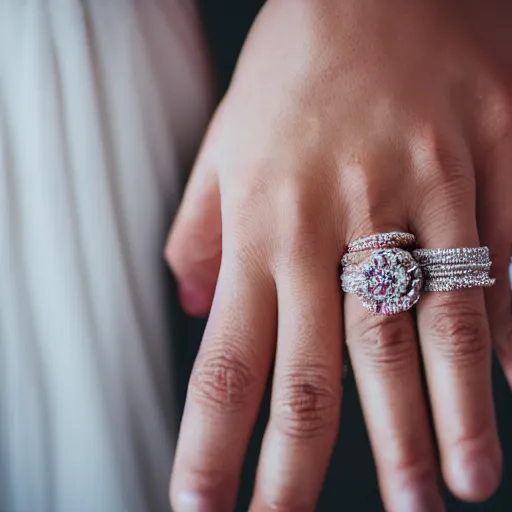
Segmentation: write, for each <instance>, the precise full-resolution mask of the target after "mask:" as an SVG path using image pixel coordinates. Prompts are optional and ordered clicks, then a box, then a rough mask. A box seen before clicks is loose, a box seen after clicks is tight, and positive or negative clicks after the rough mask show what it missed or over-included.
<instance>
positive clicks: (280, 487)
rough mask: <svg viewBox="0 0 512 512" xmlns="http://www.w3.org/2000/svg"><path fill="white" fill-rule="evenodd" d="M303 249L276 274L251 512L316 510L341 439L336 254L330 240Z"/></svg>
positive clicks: (303, 244)
mask: <svg viewBox="0 0 512 512" xmlns="http://www.w3.org/2000/svg"><path fill="white" fill-rule="evenodd" d="M328 240H329V239H328ZM300 245H301V249H300V250H297V251H296V252H295V251H292V255H291V257H290V258H289V259H287V260H286V261H285V263H284V264H282V265H280V266H279V269H278V271H277V272H276V274H277V275H276V285H277V292H278V300H279V326H278V348H277V355H276V364H275V372H274V380H273V390H272V405H271V416H270V421H269V424H268V428H267V431H266V434H265V438H264V442H263V447H262V451H261V456H260V462H259V466H258V474H257V482H256V487H255V493H254V499H253V503H252V506H251V510H252V511H258V512H260V511H270V510H293V511H294V512H295V511H296V512H302V511H308V512H309V511H313V510H315V509H316V502H317V500H318V497H319V494H320V491H321V488H322V484H323V480H324V477H325V473H326V470H327V466H328V463H329V459H330V456H331V452H332V448H333V444H334V441H335V439H336V435H337V431H338V423H339V414H340V402H341V363H342V361H341V347H342V338H341V336H342V333H341V300H340V292H339V279H338V276H337V262H338V247H337V243H336V240H335V239H334V237H331V240H330V241H329V242H328V243H327V244H323V243H322V242H318V243H316V242H312V243H311V244H309V243H304V239H303V241H302V243H301V244H300ZM297 249H298V248H297Z"/></svg>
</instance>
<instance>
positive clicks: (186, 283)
mask: <svg viewBox="0 0 512 512" xmlns="http://www.w3.org/2000/svg"><path fill="white" fill-rule="evenodd" d="M221 255H222V228H221V212H220V192H219V184H218V178H217V172H216V168H215V167H214V166H213V165H212V164H211V161H210V159H209V158H208V157H207V155H206V152H205V151H202V152H201V153H200V156H199V158H198V160H197V162H196V165H195V167H194V170H193V171H192V175H191V177H190V180H189V182H188V184H187V188H186V190H185V194H184V197H183V200H182V203H181V206H180V208H179V210H178V213H177V215H176V218H175V220H174V224H173V226H172V229H171V232H170V235H169V238H168V241H167V244H166V249H165V258H166V260H167V262H168V264H169V265H170V267H171V270H172V271H173V273H174V275H175V276H176V279H177V282H178V291H179V297H180V302H181V306H182V307H183V309H184V310H185V311H186V312H187V313H188V314H189V315H192V316H204V315H206V314H207V313H208V312H209V310H210V307H211V304H212V300H213V294H214V291H215V286H216V283H217V276H218V273H219V267H220V260H221Z"/></svg>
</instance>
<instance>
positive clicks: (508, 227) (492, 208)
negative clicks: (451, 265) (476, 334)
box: [477, 138, 512, 387]
mask: <svg viewBox="0 0 512 512" xmlns="http://www.w3.org/2000/svg"><path fill="white" fill-rule="evenodd" d="M511 161H512V140H511V139H510V138H509V139H506V140H504V141H503V142H502V143H501V144H499V145H498V146H497V147H496V148H495V149H494V151H493V153H492V154H491V155H490V157H489V160H488V162H487V167H486V168H484V170H483V174H482V175H481V176H478V186H477V192H478V198H477V199H478V224H479V226H480V232H481V240H482V244H484V245H487V246H489V248H490V250H491V258H492V264H493V265H492V274H493V276H494V277H496V284H495V285H494V286H493V287H492V288H489V289H487V290H486V303H487V312H488V315H489V322H490V326H491V333H492V338H493V342H494V347H495V348H496V352H497V355H498V359H499V360H500V363H501V366H502V367H503V371H504V373H505V376H506V378H507V380H508V382H509V385H510V386H511V387H512V297H511V286H510V276H509V267H510V257H511V255H512V202H511V201H510V189H509V187H507V186H504V184H505V183H507V182H510V177H509V176H510V162H511Z"/></svg>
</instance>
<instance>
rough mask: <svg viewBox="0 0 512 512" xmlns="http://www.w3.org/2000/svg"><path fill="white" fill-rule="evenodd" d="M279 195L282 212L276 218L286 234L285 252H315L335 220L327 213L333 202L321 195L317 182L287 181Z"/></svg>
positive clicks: (283, 243) (284, 239)
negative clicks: (316, 246)
mask: <svg viewBox="0 0 512 512" xmlns="http://www.w3.org/2000/svg"><path fill="white" fill-rule="evenodd" d="M275 194H276V195H277V198H276V203H277V202H278V203H277V204H278V208H279V212H281V214H280V215H279V214H278V215H276V216H275V218H276V223H277V226H276V227H277V228H278V232H279V233H281V234H282V238H281V245H282V250H284V251H285V252H286V253H291V254H297V252H304V251H306V252H308V251H309V252H311V251H310V249H312V248H314V246H315V244H316V242H317V241H318V239H319V237H321V236H322V234H324V233H326V229H327V228H328V226H329V225H330V224H329V222H330V221H329V219H331V216H330V215H328V214H327V213H328V212H327V211H326V210H327V207H328V205H329V201H325V198H323V199H322V198H321V197H320V196H319V194H320V192H319V187H318V184H317V183H316V180H315V179H300V180H296V181H293V180H292V181H290V180H283V183H280V184H278V186H277V187H276V191H275ZM283 213H284V215H283Z"/></svg>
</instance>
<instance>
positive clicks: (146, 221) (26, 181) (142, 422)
mask: <svg viewBox="0 0 512 512" xmlns="http://www.w3.org/2000/svg"><path fill="white" fill-rule="evenodd" d="M207 60H208V59H207V57H206V53H205V51H204V45H203V41H202V38H201V30H200V24H199V22H198V17H197V13H196V9H195V6H194V5H193V3H192V0H188V1H184V0H88V1H87V0H0V510H1V511H2V512H82V511H83V512H103V511H104V512H132V511H134V512H159V511H163V510H168V508H169V507H168V505H167V484H168V482H167V480H168V475H169V471H170V468H171V462H172V456H173V449H174V441H175V427H176V426H175V422H176V418H175V417H174V415H173V406H174V403H173V398H172V391H173V390H172V389H171V387H170V383H171V380H172V379H171V374H170V372H171V359H170V353H169V346H170V343H171V335H170V328H169V322H170V320H169V318H168V316H169V314H168V310H167V308H166V301H165V289H164V288H165V287H164V282H165V273H166V269H165V265H164V263H163V260H162V251H163V245H164V238H165V234H166V231H167V229H168V227H169V223H170V221H171V219H172V215H173V214H174V212H175V209H176V207H177V205H178V202H179V191H180V183H181V181H182V179H183V172H184V171H185V169H186V167H187V165H188V164H189V163H190V157H191V155H192V154H193V152H194V151H195V149H196V148H197V144H198V142H199V139H200V136H201V134H202V132H203V130H204V127H205V124H206V122H207V118H208V116H209V114H210V110H211V93H210V85H211V84H210V80H209V73H208V62H207Z"/></svg>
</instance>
